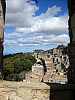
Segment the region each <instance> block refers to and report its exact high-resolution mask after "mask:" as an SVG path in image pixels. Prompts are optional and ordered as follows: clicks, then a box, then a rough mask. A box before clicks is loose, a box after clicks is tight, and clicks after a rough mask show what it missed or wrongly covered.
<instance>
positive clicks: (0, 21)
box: [0, 0, 6, 72]
mask: <svg viewBox="0 0 75 100" xmlns="http://www.w3.org/2000/svg"><path fill="white" fill-rule="evenodd" d="M5 10H6V3H5V0H0V72H1V71H2V68H3V39H4V22H5Z"/></svg>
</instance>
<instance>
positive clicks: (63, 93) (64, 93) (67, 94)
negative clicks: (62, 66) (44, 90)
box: [46, 83, 75, 100]
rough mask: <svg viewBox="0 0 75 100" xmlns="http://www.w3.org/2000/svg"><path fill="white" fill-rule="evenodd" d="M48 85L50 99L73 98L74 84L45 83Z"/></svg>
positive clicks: (65, 99) (62, 99) (63, 99)
mask: <svg viewBox="0 0 75 100" xmlns="http://www.w3.org/2000/svg"><path fill="white" fill-rule="evenodd" d="M46 84H47V85H49V86H50V97H49V99H50V100H75V98H74V97H75V85H73V84H57V83H51V84H50V83H46Z"/></svg>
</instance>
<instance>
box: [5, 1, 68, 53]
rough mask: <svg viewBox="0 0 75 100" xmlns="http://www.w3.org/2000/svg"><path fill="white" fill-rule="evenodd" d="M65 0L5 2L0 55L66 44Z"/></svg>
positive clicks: (66, 20)
mask: <svg viewBox="0 0 75 100" xmlns="http://www.w3.org/2000/svg"><path fill="white" fill-rule="evenodd" d="M68 42H69V36H68V9H67V0H38V4H36V3H35V0H33V1H31V0H7V11H6V24H5V33H4V54H10V53H17V52H31V51H33V50H35V49H44V50H47V49H50V48H54V47H56V46H57V45H59V44H64V45H67V44H68Z"/></svg>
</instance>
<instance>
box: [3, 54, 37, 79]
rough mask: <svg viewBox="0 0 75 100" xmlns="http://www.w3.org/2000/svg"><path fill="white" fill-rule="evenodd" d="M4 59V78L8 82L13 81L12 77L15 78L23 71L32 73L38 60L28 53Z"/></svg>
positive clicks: (8, 56)
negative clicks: (33, 66)
mask: <svg viewBox="0 0 75 100" xmlns="http://www.w3.org/2000/svg"><path fill="white" fill-rule="evenodd" d="M3 59H4V63H3V64H4V67H3V78H4V79H6V80H9V79H10V80H11V78H12V77H15V76H14V75H19V74H20V73H21V72H23V71H25V72H28V71H30V70H31V68H32V65H33V64H34V63H35V62H36V59H35V58H34V57H33V56H32V55H31V54H28V53H17V54H10V55H5V56H4V57H3ZM10 76H11V78H10Z"/></svg>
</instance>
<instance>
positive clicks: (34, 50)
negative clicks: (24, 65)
mask: <svg viewBox="0 0 75 100" xmlns="http://www.w3.org/2000/svg"><path fill="white" fill-rule="evenodd" d="M58 46H62V45H57V46H56V47H53V48H48V49H41V48H39V49H34V50H32V51H24V52H10V53H8V54H7V53H6V54H3V55H4V56H5V55H12V54H18V53H33V52H34V51H35V50H43V51H48V50H51V49H54V48H57V47H58ZM63 46H65V47H67V45H63Z"/></svg>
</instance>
